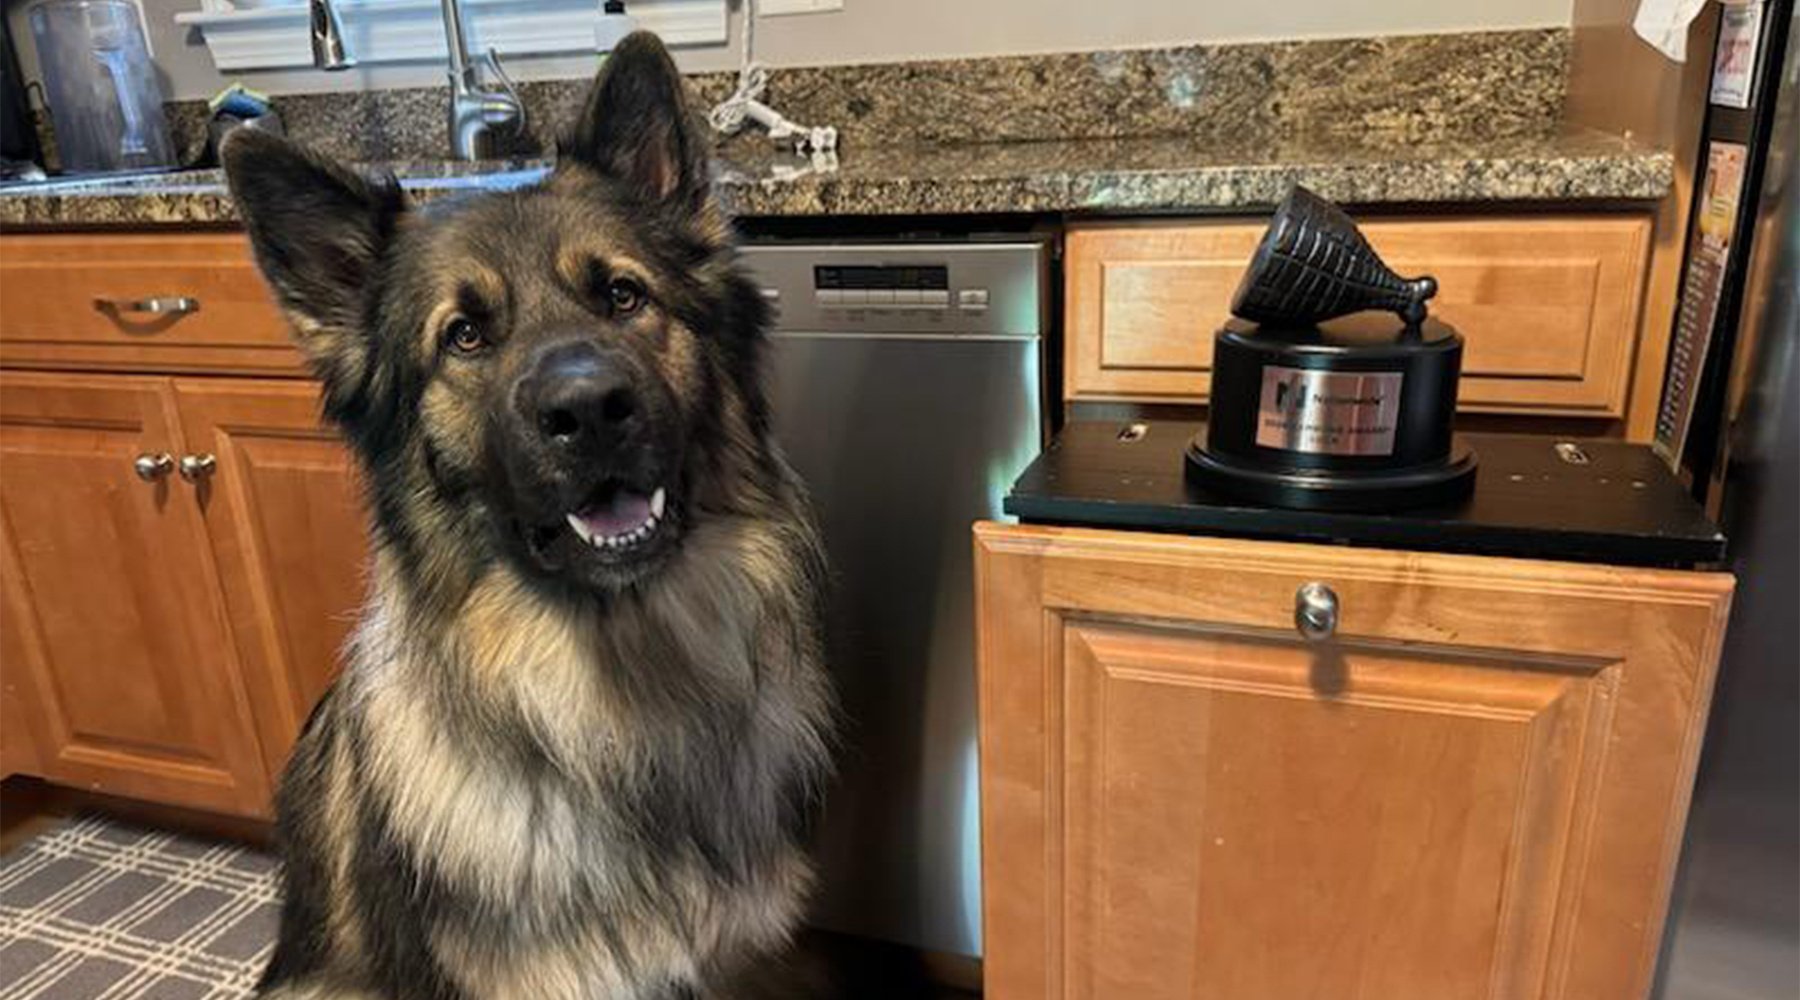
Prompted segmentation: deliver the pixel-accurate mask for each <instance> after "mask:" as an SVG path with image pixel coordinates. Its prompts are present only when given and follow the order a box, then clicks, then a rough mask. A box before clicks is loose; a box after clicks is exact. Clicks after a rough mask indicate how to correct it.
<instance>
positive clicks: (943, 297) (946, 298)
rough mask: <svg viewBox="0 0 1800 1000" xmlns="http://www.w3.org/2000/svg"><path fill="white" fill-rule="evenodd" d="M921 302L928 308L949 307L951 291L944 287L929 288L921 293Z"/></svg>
mask: <svg viewBox="0 0 1800 1000" xmlns="http://www.w3.org/2000/svg"><path fill="white" fill-rule="evenodd" d="M919 302H920V304H922V305H923V306H924V307H925V308H927V309H948V308H950V293H949V291H947V290H945V289H942V288H927V289H925V290H924V291H922V292H920V293H919Z"/></svg>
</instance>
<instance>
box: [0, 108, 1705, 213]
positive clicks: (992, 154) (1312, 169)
mask: <svg viewBox="0 0 1800 1000" xmlns="http://www.w3.org/2000/svg"><path fill="white" fill-rule="evenodd" d="M744 148H745V147H743V146H740V147H739V149H740V152H737V153H734V154H732V155H731V156H730V157H729V158H727V159H722V160H721V161H720V162H719V178H718V191H719V195H720V197H721V199H722V200H723V201H724V203H725V204H726V205H727V206H728V207H729V208H730V209H731V211H733V212H734V213H735V214H737V215H739V216H744V217H773V216H809V215H810V216H842V215H877V216H879V215H926V214H946V215H949V214H978V213H989V212H1038V213H1053V212H1054V213H1075V214H1084V213H1091V214H1104V213H1135V212H1219V211H1230V210H1234V209H1243V210H1254V209H1261V208H1266V207H1268V206H1270V205H1272V204H1274V203H1275V202H1277V201H1278V200H1280V197H1281V195H1282V193H1283V191H1284V190H1285V189H1286V187H1287V186H1288V185H1289V184H1291V183H1294V182H1301V183H1304V184H1306V185H1307V186H1309V187H1311V188H1313V189H1314V190H1315V191H1317V192H1319V193H1320V194H1321V195H1323V196H1325V197H1327V198H1331V199H1333V200H1335V201H1338V202H1340V203H1343V204H1347V205H1368V204H1380V203H1411V204H1437V203H1481V202H1527V203H1529V202H1549V203H1556V202H1571V201H1575V202H1582V201H1648V200H1654V199H1657V198H1660V197H1662V196H1663V195H1664V194H1665V193H1667V191H1668V190H1669V186H1670V184H1671V183H1672V177H1673V173H1674V160H1673V157H1672V156H1671V155H1670V154H1669V153H1667V152H1663V151H1658V150H1651V149H1644V148H1640V147H1635V146H1633V145H1631V144H1630V143H1628V142H1627V141H1626V140H1623V139H1620V138H1617V137H1614V136H1610V135H1606V134H1603V133H1599V132H1594V131H1578V130H1565V131H1562V132H1560V133H1557V134H1554V135H1547V136H1512V137H1497V138H1485V139H1480V140H1429V141H1424V142H1414V143H1401V142H1396V141H1395V140H1392V139H1365V140H1351V139H1346V138H1343V137H1341V136H1333V137H1322V138H1317V139H1305V138H1300V139H1260V140H1254V141H1245V142H1241V143H1235V144H1234V143H1232V142H1230V141H1221V140H1218V139H1206V140H1200V139H1191V138H1184V137H1165V138H1137V139H1071V140H1061V141H1036V142H1014V143H987V144H972V143H971V144H924V143H920V144H912V145H891V146H869V147H865V148H861V149H852V150H847V151H845V152H844V153H843V154H842V155H841V156H840V157H838V158H837V159H836V161H835V162H826V163H813V162H809V161H807V160H805V159H801V158H798V157H786V156H779V155H775V154H772V153H761V152H760V151H758V152H755V153H751V154H748V155H746V154H745V153H743V152H741V150H742V149H744ZM748 148H749V149H752V150H759V149H760V148H759V147H756V146H754V145H752V146H750V147H748ZM387 166H388V167H389V168H390V169H393V170H394V171H395V172H396V174H397V175H398V176H399V177H400V178H401V183H402V184H403V185H404V186H405V187H406V188H407V190H408V191H409V192H410V193H411V194H412V195H413V197H414V198H416V199H418V200H422V201H428V200H432V199H435V198H441V197H446V196H455V195H459V194H466V193H468V192H470V191H477V190H484V189H495V188H505V187H512V186H518V185H522V184H529V183H531V182H533V181H535V180H537V179H538V178H539V177H541V176H542V175H543V173H544V171H545V170H547V169H548V166H549V165H548V162H547V161H544V160H523V161H506V162H490V163H473V164H467V163H442V162H431V161H403V162H399V163H393V164H388V165H387ZM235 220H236V213H235V211H234V210H233V208H232V205H231V201H230V198H229V197H228V196H227V194H226V192H225V188H224V183H223V178H222V176H221V174H220V172H219V171H217V170H193V171H181V172H177V173H169V174H155V175H138V176H135V177H129V178H101V179H88V180H69V181H53V182H47V183H37V184H14V185H9V186H0V226H5V227H8V228H37V227H43V228H54V227H63V226H70V227H87V226H112V227H133V228H137V227H152V226H162V225H170V226H180V225H205V224H228V223H231V222H234V221H235Z"/></svg>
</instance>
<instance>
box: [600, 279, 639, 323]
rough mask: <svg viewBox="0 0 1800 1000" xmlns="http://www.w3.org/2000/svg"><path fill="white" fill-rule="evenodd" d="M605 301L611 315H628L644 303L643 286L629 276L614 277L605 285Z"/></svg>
mask: <svg viewBox="0 0 1800 1000" xmlns="http://www.w3.org/2000/svg"><path fill="white" fill-rule="evenodd" d="M606 301H607V304H609V305H611V306H612V311H613V315H615V316H629V315H631V314H632V313H634V312H637V311H638V307H640V306H642V305H643V304H644V286H643V285H640V284H638V283H637V282H635V281H633V280H631V279H630V278H614V279H613V280H612V281H610V282H608V283H607V285H606Z"/></svg>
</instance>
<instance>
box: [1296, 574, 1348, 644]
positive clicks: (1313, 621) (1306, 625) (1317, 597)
mask: <svg viewBox="0 0 1800 1000" xmlns="http://www.w3.org/2000/svg"><path fill="white" fill-rule="evenodd" d="M1294 627H1295V628H1297V629H1299V630H1300V635H1301V636H1302V637H1304V638H1306V639H1307V640H1309V641H1312V642H1322V641H1324V640H1326V639H1329V638H1331V636H1332V634H1333V633H1335V632H1336V631H1337V627H1338V596H1337V592H1336V591H1334V590H1332V589H1331V588H1330V587H1328V586H1326V585H1325V584H1322V583H1308V584H1303V585H1302V586H1301V587H1300V589H1299V590H1298V591H1296V592H1295V593H1294Z"/></svg>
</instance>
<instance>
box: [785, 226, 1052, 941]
mask: <svg viewBox="0 0 1800 1000" xmlns="http://www.w3.org/2000/svg"><path fill="white" fill-rule="evenodd" d="M911 249H912V248H890V249H889V250H887V251H881V252H878V253H881V254H885V255H887V256H890V257H891V256H892V255H893V254H894V253H896V252H899V253H901V254H902V256H904V252H905V251H908V250H911ZM965 251H973V252H971V253H970V254H969V256H968V257H967V258H965V257H964V256H963V255H964V253H965ZM865 252H866V251H865ZM919 252H920V253H929V254H934V255H937V256H940V257H946V258H947V259H948V260H950V261H951V267H952V273H953V274H956V273H957V272H958V271H959V269H960V268H961V266H962V265H963V264H965V263H966V264H967V265H968V267H970V268H977V269H979V268H986V269H988V273H989V276H988V277H987V278H984V279H983V280H984V281H985V282H986V286H987V287H988V288H989V289H990V292H991V294H990V309H989V312H988V313H987V314H986V317H985V318H984V319H973V318H971V319H967V320H966V321H958V322H954V323H951V322H946V323H945V324H944V325H943V326H942V327H939V328H937V329H934V330H929V331H918V332H907V331H904V330H901V331H896V330H894V329H892V327H894V326H896V325H901V326H904V325H910V324H913V322H914V320H913V318H912V317H905V318H900V319H894V318H891V317H890V318H888V319H887V320H884V321H881V322H879V323H877V322H875V321H874V320H873V319H872V318H871V317H868V316H864V317H862V318H861V319H859V320H857V321H855V323H859V324H861V326H862V329H861V330H846V329H845V327H847V326H851V325H854V324H853V323H851V322H850V321H845V322H843V323H838V324H835V326H836V328H835V329H832V330H824V331H810V330H795V329H792V328H791V327H790V325H789V324H788V323H787V322H786V321H785V320H784V322H783V324H782V328H783V332H781V333H778V335H777V337H776V343H775V350H774V358H773V365H772V371H771V373H770V374H771V387H770V388H771V401H772V404H773V408H774V413H775V422H776V429H777V434H778V436H779V438H780V440H781V442H782V445H783V447H784V448H785V450H786V452H787V454H788V457H789V459H790V461H792V462H793V464H794V466H795V468H796V469H797V470H798V471H799V472H800V474H801V475H802V476H803V477H804V478H805V479H806V481H807V483H808V485H809V486H810V488H811V490H812V493H813V500H814V504H815V506H816V507H817V509H818V513H819V518H820V522H821V526H822V528H823V530H824V534H825V542H826V548H827V552H828V554H829V557H830V559H831V563H832V572H833V580H834V586H833V590H832V595H831V611H830V620H829V622H828V642H829V651H830V668H831V670H832V673H833V675H834V678H835V680H836V682H837V686H838V692H839V696H840V698H841V699H842V702H843V706H844V710H845V715H846V717H847V721H848V730H847V734H846V744H845V750H844V753H843V754H842V757H841V761H840V768H839V770H840V776H839V780H838V781H837V783H836V785H835V787H834V788H833V790H832V792H831V796H830V798H829V800H828V802H827V805H826V813H825V818H824V822H823V824H822V828H821V830H820V834H819V838H818V846H817V853H818V858H819V863H820V870H821V876H822V877H821V885H820V892H819V897H818V900H817V905H816V907H815V911H814V914H813V921H812V922H813V923H814V924H816V925H817V926H821V927H824V928H827V929H830V930H836V931H841V932H845V933H850V934H857V935H861V936H865V937H872V938H879V939H883V940H888V941H894V942H898V943H902V944H906V945H910V946H913V947H916V948H922V949H926V950H930V951H937V952H945V953H951V954H963V955H978V954H980V952H981V925H980V914H981V905H980V875H981V857H980V840H979V818H978V817H979V812H978V791H977V786H976V780H977V779H976V775H977V768H976V744H975V673H974V612H973V591H974V581H973V566H972V554H971V548H972V545H971V541H970V536H969V526H970V524H971V523H972V522H973V521H975V520H977V519H980V518H991V517H998V516H1000V500H1001V497H1002V496H1003V495H1004V493H1005V491H1006V489H1007V488H1008V487H1009V486H1010V485H1011V483H1012V480H1013V479H1014V478H1015V477H1016V476H1017V474H1018V473H1019V472H1020V471H1021V470H1022V469H1023V468H1024V466H1025V465H1026V464H1027V463H1028V462H1029V461H1030V460H1031V458H1032V457H1033V456H1034V455H1035V454H1036V453H1037V451H1038V449H1039V448H1040V447H1041V445H1042V443H1043V441H1042V433H1043V432H1042V427H1043V410H1042V407H1043V398H1042V367H1043V358H1042V356H1041V350H1040V343H1039V340H1038V339H1037V337H1036V336H1035V334H1036V333H1037V329H1038V323H1039V319H1038V315H1039V314H1038V310H1040V309H1041V301H1042V300H1041V295H1042V291H1043V289H1042V288H1041V285H1040V282H1041V280H1042V279H1041V274H1042V263H1041V251H1040V249H1039V248H1038V247H1036V246H1028V247H1013V248H1012V249H1011V251H1010V253H1005V254H1000V255H998V256H996V255H995V254H994V252H993V251H992V250H990V249H987V248H981V249H976V248H969V247H928V248H921V249H920V251H919ZM817 259H829V260H833V261H841V260H843V259H844V257H843V255H842V254H841V253H840V251H838V250H837V249H835V248H831V249H825V248H812V249H811V250H810V251H807V250H804V249H803V250H799V251H785V252H784V253H783V254H782V263H783V264H784V266H780V267H778V266H771V265H770V260H769V255H767V254H765V253H764V252H763V251H762V249H761V248H758V249H757V250H753V251H752V252H751V254H750V261H751V264H752V267H753V268H754V269H756V270H757V271H758V272H759V274H760V275H761V276H762V277H763V278H764V283H765V286H766V287H767V288H769V289H770V290H771V291H774V292H776V293H777V295H778V298H779V301H780V302H781V304H782V308H783V313H784V315H785V314H786V312H787V303H788V302H790V301H791V298H790V296H791V295H792V291H793V289H794V288H795V287H798V286H806V287H807V288H808V290H810V281H811V279H810V267H811V262H812V261H814V260H817ZM996 261H1003V262H1004V264H1003V266H1002V267H1001V268H1000V270H1004V271H1005V273H1003V274H1002V273H997V272H996V270H995V263H994V262H996ZM952 287H953V288H955V287H960V286H959V285H958V284H956V282H955V279H954V278H953V281H952ZM1027 301H1029V302H1031V303H1032V306H1031V309H1030V310H1027V309H1026V307H1025V303H1026V302H1027ZM1015 309H1016V310H1017V311H1018V314H1017V315H1014V316H1010V317H1006V316H1003V315H999V314H1005V313H1008V312H1010V311H1013V310H1015ZM1027 311H1029V312H1030V313H1031V318H1030V319H1029V320H1027V319H1026V318H1025V313H1026V312H1027ZM802 312H805V311H804V310H802ZM806 315H809V316H814V317H816V316H817V314H816V313H806ZM1002 320H1003V322H997V323H996V322H990V321H1002Z"/></svg>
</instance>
